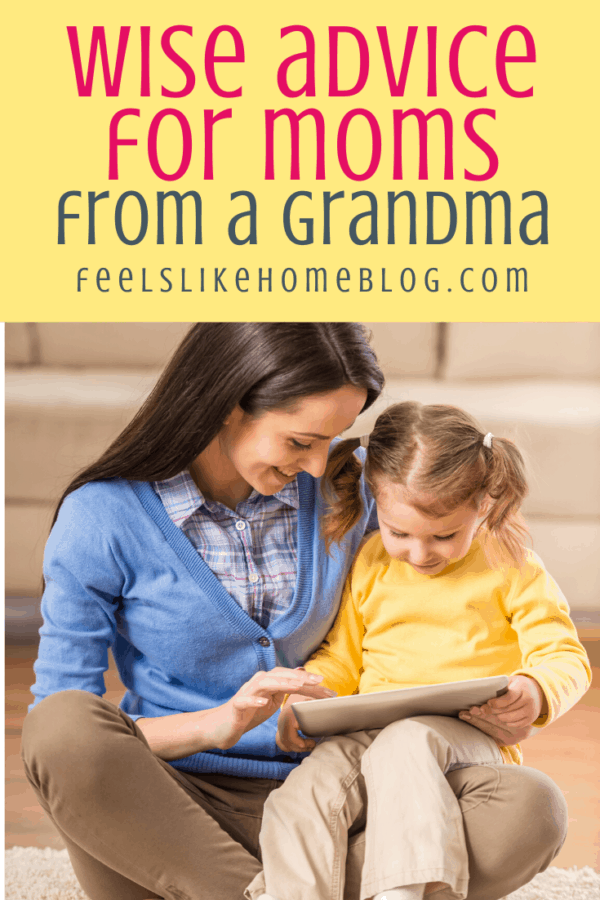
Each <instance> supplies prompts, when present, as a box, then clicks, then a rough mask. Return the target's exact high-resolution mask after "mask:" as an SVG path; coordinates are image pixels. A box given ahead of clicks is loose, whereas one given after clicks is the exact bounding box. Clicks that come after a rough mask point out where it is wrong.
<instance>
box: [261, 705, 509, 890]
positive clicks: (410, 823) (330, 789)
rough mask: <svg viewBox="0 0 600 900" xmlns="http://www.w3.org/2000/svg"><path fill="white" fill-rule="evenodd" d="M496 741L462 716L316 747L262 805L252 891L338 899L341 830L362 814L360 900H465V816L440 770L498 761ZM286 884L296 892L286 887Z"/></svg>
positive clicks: (416, 721) (399, 725)
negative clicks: (436, 888)
mask: <svg viewBox="0 0 600 900" xmlns="http://www.w3.org/2000/svg"><path fill="white" fill-rule="evenodd" d="M502 764H503V760H502V755H501V753H500V750H499V748H498V745H497V744H496V742H495V741H494V740H492V738H490V737H488V735H486V734H483V732H481V731H479V730H478V729H477V728H474V727H473V726H472V725H468V724H466V723H465V722H462V721H460V719H453V718H448V717H446V716H420V717H414V718H411V719H404V720H402V721H399V722H394V723H393V724H392V725H389V726H388V727H387V728H384V729H382V730H376V731H360V732H357V733H355V734H349V735H343V736H339V737H333V738H329V739H327V740H326V741H324V742H323V743H321V744H319V745H318V746H317V748H316V749H315V750H314V751H313V753H312V754H311V756H310V757H308V758H307V759H306V760H305V761H304V762H303V763H302V765H301V766H300V767H299V768H298V769H296V770H295V771H294V772H292V774H291V775H290V776H289V777H288V779H287V780H286V782H285V784H284V785H283V786H282V787H281V788H280V789H279V790H277V791H274V792H273V794H272V795H271V796H270V797H269V799H268V800H267V802H266V804H265V811H264V816H263V825H262V832H261V848H262V858H263V865H264V876H263V875H262V873H261V875H259V876H257V878H256V879H255V880H254V882H253V883H252V884H251V885H250V886H249V889H248V896H249V897H251V898H252V900H254V898H255V897H256V896H257V895H259V894H260V893H262V892H263V891H264V890H266V891H267V892H268V893H269V894H270V895H272V896H273V897H276V898H278V900H309V898H321V897H322V898H332V900H333V898H339V900H341V898H342V897H343V892H344V886H345V885H344V881H345V879H344V873H345V865H346V847H347V843H348V828H349V826H350V825H351V824H352V823H353V822H354V821H355V820H356V819H357V818H360V817H362V816H363V813H364V807H365V799H367V801H368V816H367V822H366V828H365V859H364V864H363V871H362V879H361V881H362V884H361V890H360V900H368V898H370V897H373V896H374V895H375V894H376V893H378V892H379V891H385V890H387V889H390V888H394V887H401V886H403V885H408V884H426V883H431V882H441V883H442V884H444V885H447V886H448V887H447V889H446V890H443V891H440V892H439V893H438V894H437V896H438V897H440V898H442V897H443V898H444V900H464V898H465V897H466V896H467V891H468V884H469V866H468V854H467V847H466V842H465V833H464V827H463V816H462V812H461V809H460V806H459V804H458V801H457V799H456V797H455V796H454V792H453V790H452V788H451V787H450V785H449V784H448V781H447V779H446V778H445V774H446V773H447V772H450V771H452V770H455V769H460V768H463V767H465V766H497V765H502ZM291 885H293V887H290V886H291Z"/></svg>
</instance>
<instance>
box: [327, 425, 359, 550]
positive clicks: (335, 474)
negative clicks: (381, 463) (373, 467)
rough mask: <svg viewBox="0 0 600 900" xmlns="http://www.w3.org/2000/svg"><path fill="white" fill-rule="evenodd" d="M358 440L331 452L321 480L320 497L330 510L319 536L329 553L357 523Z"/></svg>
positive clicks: (344, 444) (349, 441) (337, 445)
mask: <svg viewBox="0 0 600 900" xmlns="http://www.w3.org/2000/svg"><path fill="white" fill-rule="evenodd" d="M358 447H360V438H348V439H347V440H345V441H340V442H339V444H336V446H335V447H334V449H333V450H332V451H331V454H330V456H329V460H328V462H327V468H326V469H325V475H324V477H323V495H324V497H325V499H326V500H327V501H328V503H329V510H328V512H327V513H326V515H325V516H324V517H323V523H322V526H321V535H322V537H323V540H324V541H325V548H326V550H327V552H329V550H330V548H331V545H332V544H334V543H339V541H341V540H342V538H343V537H344V535H345V534H347V532H348V531H350V529H351V528H353V527H354V526H355V525H356V523H357V522H358V520H359V519H360V516H361V513H362V511H363V504H362V500H361V497H360V476H361V475H362V465H361V463H360V460H359V459H358V458H357V457H356V456H355V455H354V451H355V450H357V449H358Z"/></svg>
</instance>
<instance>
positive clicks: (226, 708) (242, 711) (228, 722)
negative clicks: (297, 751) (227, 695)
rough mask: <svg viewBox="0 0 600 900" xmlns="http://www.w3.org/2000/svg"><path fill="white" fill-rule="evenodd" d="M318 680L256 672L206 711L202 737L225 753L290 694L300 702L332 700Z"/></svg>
mask: <svg viewBox="0 0 600 900" xmlns="http://www.w3.org/2000/svg"><path fill="white" fill-rule="evenodd" d="M322 679H323V676H322V675H311V674H310V673H309V672H305V671H304V670H303V669H284V668H282V667H278V668H276V669H271V671H269V672H257V673H256V674H255V675H253V676H252V678H251V679H250V681H247V682H246V684H244V685H243V686H242V687H241V688H240V690H239V691H238V692H237V694H234V696H233V697H232V698H231V700H228V701H227V703H224V704H223V706H218V707H216V709H213V710H207V716H206V720H204V724H205V726H206V732H205V733H206V737H207V738H209V739H210V741H211V746H212V747H218V748H219V749H220V750H227V749H228V748H229V747H233V745H234V744H236V743H237V742H238V741H239V739H240V738H241V736H242V735H243V734H245V733H246V731H250V729H251V728H255V727H256V726H257V725H260V724H261V722H264V721H266V719H269V718H270V717H271V716H272V715H273V713H275V712H277V710H278V709H279V708H280V706H281V704H282V703H283V700H284V698H285V696H286V694H294V695H295V697H296V699H302V700H321V699H323V698H324V697H334V696H335V692H334V691H330V690H329V689H328V688H325V687H321V685H320V684H319V682H320V681H322ZM292 715H293V714H292ZM299 740H302V739H301V738H300V739H299ZM313 746H314V744H313Z"/></svg>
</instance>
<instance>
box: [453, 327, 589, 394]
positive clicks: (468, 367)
mask: <svg viewBox="0 0 600 900" xmlns="http://www.w3.org/2000/svg"><path fill="white" fill-rule="evenodd" d="M443 376H444V377H445V378H447V379H448V380H456V379H463V378H464V379H470V380H472V379H480V378H485V379H488V378H562V377H564V378H600V324H598V323H593V322H492V323H490V322H456V323H453V324H451V325H448V326H447V331H446V349H445V363H444V368H443Z"/></svg>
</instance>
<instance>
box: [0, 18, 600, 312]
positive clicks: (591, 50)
mask: <svg viewBox="0 0 600 900" xmlns="http://www.w3.org/2000/svg"><path fill="white" fill-rule="evenodd" d="M5 18H6V19H7V25H6V28H5V35H4V37H5V46H4V50H3V65H4V85H5V93H6V95H7V102H6V109H5V119H4V123H5V137H4V156H5V181H4V194H5V203H4V216H3V232H4V236H3V247H4V250H5V254H4V256H5V261H4V279H3V282H4V285H3V286H4V291H3V302H2V318H3V319H5V320H8V321H11V320H12V321H23V320H31V321H60V320H79V321H84V320H87V321H99V320H108V321H127V320H130V321H131V320H154V321H174V320H179V321H188V320H198V319H199V320H210V319H240V320H241V319H278V320H285V319H290V320H303V319H304V320H320V319H340V320H342V319H343V320H349V319H352V320H363V319H366V318H368V319H370V320H379V321H385V320H403V321H431V320H433V321H461V320H464V321H469V320H484V321H515V320H530V321H543V320H547V321H552V320H553V321H561V320H597V319H598V289H597V286H596V284H595V281H594V260H595V258H596V256H597V249H596V247H597V240H595V238H596V234H597V228H595V223H596V219H597V208H598V197H597V183H598V179H597V171H596V169H597V163H596V156H597V147H598V127H597V116H596V115H595V114H594V112H593V110H594V107H595V99H596V90H595V88H596V87H597V75H596V58H597V54H596V48H595V43H594V42H595V40H596V35H597V25H598V14H597V7H596V6H595V5H592V4H587V12H586V15H585V17H582V16H578V17H577V18H576V20H575V21H574V24H571V12H570V9H569V7H568V6H567V7H563V8H562V13H561V14H560V15H558V14H556V13H552V12H551V11H550V9H549V7H548V4H547V3H545V2H544V3H542V2H537V0H536V2H528V3H522V2H506V3H504V4H495V5H491V4H481V3H480V2H465V0H463V2H457V3H446V2H434V0H423V2H420V3H418V4H414V5H412V6H406V5H402V4H397V3H392V2H382V0H372V2H371V3H368V4H364V3H356V2H347V0H345V2H343V3H342V2H329V3H323V2H316V0H306V2H304V3H302V4H299V5H298V6H296V7H292V6H290V5H289V4H283V3H279V2H271V0H267V2H261V3H257V4H250V3H247V2H244V3H242V2H231V0H229V2H225V3H222V4H207V3H204V4H198V3H191V2H180V3H177V4H176V5H175V6H173V5H169V4H164V3H160V4H159V3H156V2H153V0H150V2H146V3H139V2H116V0H106V2H104V3H102V4H85V3H80V2H65V0H58V2H56V3H52V4H46V3H38V4H36V5H34V6H33V7H32V6H31V5H23V4H13V5H12V6H11V9H10V10H9V12H8V13H7V14H5ZM573 18H574V19H575V17H573Z"/></svg>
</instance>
